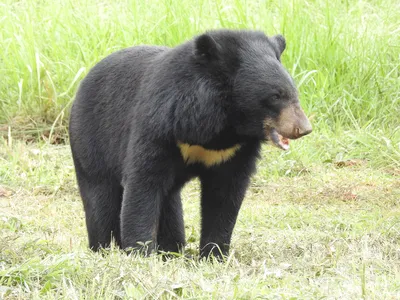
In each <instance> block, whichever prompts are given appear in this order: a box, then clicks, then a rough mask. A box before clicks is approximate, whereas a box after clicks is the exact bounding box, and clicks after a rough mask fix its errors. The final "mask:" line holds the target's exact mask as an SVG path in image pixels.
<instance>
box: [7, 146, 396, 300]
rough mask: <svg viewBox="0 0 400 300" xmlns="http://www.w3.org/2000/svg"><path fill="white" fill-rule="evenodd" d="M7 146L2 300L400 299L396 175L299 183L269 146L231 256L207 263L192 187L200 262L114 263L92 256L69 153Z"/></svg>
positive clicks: (306, 177) (313, 175) (324, 171)
mask: <svg viewBox="0 0 400 300" xmlns="http://www.w3.org/2000/svg"><path fill="white" fill-rule="evenodd" d="M2 143H3V145H4V147H1V148H0V149H1V150H0V158H1V159H0V172H1V173H0V177H1V178H2V185H1V186H0V193H1V196H0V212H1V213H0V298H1V297H4V298H5V299H26V298H30V299H35V298H36V299H38V298H46V299H78V298H84V299H121V298H122V299H143V298H160V299H175V298H196V299H210V298H213V299H221V298H225V299H226V298H237V299H252V298H257V297H259V298H264V299H321V298H324V297H326V298H328V299H338V298H340V299H360V298H362V297H365V298H366V299H397V298H398V297H399V296H400V285H399V282H400V252H399V249H400V207H399V202H398V200H399V199H400V181H399V177H398V174H397V175H396V174H393V173H392V172H391V170H388V171H385V170H376V169H374V168H371V167H369V166H368V164H367V163H365V162H359V163H358V164H348V165H342V164H338V163H336V164H335V163H327V164H324V165H320V164H316V165H311V164H310V165H309V166H308V169H307V170H303V171H302V172H298V173H296V174H295V175H293V176H291V174H292V173H294V172H295V171H294V170H295V169H296V168H294V167H293V164H288V163H287V160H281V159H280V158H279V157H280V156H281V155H282V154H281V152H279V151H278V150H274V149H271V148H270V147H265V148H264V149H263V157H262V160H261V162H260V166H259V172H258V174H257V175H256V176H255V178H254V179H253V181H252V186H251V188H250V190H249V192H248V193H247V197H246V201H245V203H244V206H243V209H242V210H241V212H240V215H239V220H238V223H237V226H236V228H235V232H234V237H233V248H232V253H231V256H230V257H229V259H228V261H227V262H226V263H225V264H211V263H207V262H204V261H200V262H199V261H198V260H197V259H195V258H196V256H197V254H198V249H197V247H198V243H199V222H200V219H199V201H198V198H199V189H198V183H197V182H196V181H195V182H192V183H190V184H189V185H188V186H187V187H186V188H185V190H184V192H183V201H184V209H185V223H186V233H187V241H188V246H187V249H186V252H187V253H188V254H190V255H194V257H195V258H194V259H187V258H184V257H177V258H175V259H172V260H169V261H167V262H163V261H162V259H161V258H160V257H157V256H152V257H150V258H142V257H135V256H133V257H128V256H125V255H122V254H121V253H119V251H118V250H117V249H114V250H112V251H111V252H110V253H109V254H108V255H106V256H102V255H99V254H93V253H91V252H90V251H88V250H87V237H86V231H85V230H86V229H85V225H84V215H83V209H82V204H81V201H80V198H79V195H78V192H77V189H76V184H75V177H74V176H75V175H74V170H73V167H72V161H71V157H70V151H69V148H68V146H52V145H48V144H40V143H39V144H37V143H35V144H31V145H26V144H25V143H24V142H20V141H17V142H15V143H14V145H13V146H12V147H9V146H7V145H6V143H5V141H2ZM297 163H298V164H301V162H300V161H299V162H297ZM267 165H270V166H271V168H270V169H271V170H272V172H269V171H268V169H269V168H268V167H267ZM274 170H275V171H274ZM281 173H283V175H282V174H281ZM285 173H286V175H284V174H285Z"/></svg>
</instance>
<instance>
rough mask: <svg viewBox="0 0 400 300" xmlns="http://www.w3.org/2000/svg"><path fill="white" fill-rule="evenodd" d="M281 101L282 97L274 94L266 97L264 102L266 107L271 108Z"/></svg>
mask: <svg viewBox="0 0 400 300" xmlns="http://www.w3.org/2000/svg"><path fill="white" fill-rule="evenodd" d="M280 102H281V97H280V96H279V95H278V94H273V95H270V96H268V97H266V98H264V99H263V101H262V104H263V106H265V107H269V108H271V107H274V106H278V105H279V103H280Z"/></svg>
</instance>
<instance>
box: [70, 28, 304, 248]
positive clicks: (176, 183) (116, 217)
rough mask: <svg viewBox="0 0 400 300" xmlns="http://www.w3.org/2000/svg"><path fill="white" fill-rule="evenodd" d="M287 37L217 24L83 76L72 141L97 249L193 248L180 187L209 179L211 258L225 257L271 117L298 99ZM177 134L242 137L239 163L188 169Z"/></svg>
mask: <svg viewBox="0 0 400 300" xmlns="http://www.w3.org/2000/svg"><path fill="white" fill-rule="evenodd" d="M284 48H285V41H284V39H283V37H282V36H275V37H272V38H268V37H267V36H265V35H264V33H262V32H258V31H230V30H218V31H210V32H208V33H206V34H203V35H200V36H198V37H195V38H194V39H193V40H190V41H188V42H186V43H184V44H182V45H180V46H177V47H175V48H172V49H170V48H166V47H153V46H137V47H132V48H128V49H125V50H122V51H119V52H116V53H114V54H111V55H110V56H108V57H106V58H105V59H103V60H102V61H101V62H99V63H98V64H97V65H96V66H95V67H94V68H93V69H92V70H91V71H90V72H89V73H88V75H87V76H86V78H85V79H84V80H83V81H82V83H81V85H80V88H79V90H78V93H77V95H76V99H75V102H74V104H73V107H72V111H71V119H70V129H69V130H70V140H71V148H72V154H73V159H74V164H75V168H76V173H77V180H78V184H79V188H80V192H81V195H82V198H83V203H84V209H85V213H86V224H87V229H88V234H89V244H90V247H91V248H92V249H94V250H97V249H98V248H99V247H107V246H109V244H110V241H111V236H113V237H114V239H115V241H116V243H117V244H118V245H119V246H121V247H122V248H124V249H126V248H129V247H133V248H136V247H138V242H147V241H151V242H152V244H150V245H149V247H150V249H152V248H153V247H154V246H158V247H159V248H160V249H162V250H166V251H178V250H179V249H180V247H182V246H183V245H184V244H185V234H184V225H183V216H182V204H181V199H180V190H181V188H182V186H183V185H184V184H185V183H186V182H187V181H188V180H190V179H191V178H193V177H196V176H197V177H199V178H200V181H201V188H202V195H201V212H202V227H201V230H202V231H201V242H200V248H201V254H202V255H203V256H206V255H208V254H209V253H210V252H212V253H214V254H215V255H217V256H218V255H220V253H219V250H218V249H217V248H216V247H214V245H217V246H219V247H220V248H221V250H222V254H226V253H227V251H228V248H229V244H230V240H231V235H232V231H233V228H234V225H235V222H236V218H237V215H238V212H239V209H240V206H241V204H242V201H243V198H244V195H245V192H246V189H247V187H248V184H249V179H250V177H251V175H252V174H253V172H254V171H255V162H256V158H257V156H258V153H259V149H260V144H261V142H262V141H264V140H265V139H266V135H265V130H264V128H263V120H264V119H265V118H266V117H271V118H276V117H277V116H278V115H279V112H280V110H281V109H282V108H283V107H285V105H287V104H288V103H291V102H294V101H298V100H297V92H296V88H295V86H294V84H293V81H292V79H291V78H290V76H289V75H288V73H287V72H286V71H285V69H284V68H283V67H282V65H281V64H280V62H279V58H280V55H281V53H282V51H283V50H284ZM178 141H181V142H184V143H187V144H191V145H201V146H202V147H204V148H206V149H215V150H217V149H226V148H230V147H233V146H234V145H236V144H240V145H241V148H240V150H238V152H237V153H236V155H234V156H233V157H232V158H231V159H230V160H229V161H227V162H224V163H221V164H218V165H215V166H211V167H206V166H204V165H203V164H201V163H196V164H190V165H188V164H185V162H184V161H183V159H182V155H181V153H180V150H179V148H178V146H177V143H178Z"/></svg>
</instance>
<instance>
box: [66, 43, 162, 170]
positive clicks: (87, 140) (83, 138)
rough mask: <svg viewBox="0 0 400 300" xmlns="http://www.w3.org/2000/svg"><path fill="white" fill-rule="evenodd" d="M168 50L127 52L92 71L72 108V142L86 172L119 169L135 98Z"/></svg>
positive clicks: (152, 48) (145, 48)
mask: <svg viewBox="0 0 400 300" xmlns="http://www.w3.org/2000/svg"><path fill="white" fill-rule="evenodd" d="M167 49H169V48H167V47H156V46H136V47H131V48H127V49H123V50H120V51H117V52H115V53H112V54H110V55H109V56H107V57H106V58H104V59H103V60H101V61H100V62H99V63H97V64H96V65H95V66H94V67H93V68H92V69H91V70H90V71H89V73H88V74H87V76H86V77H85V79H84V80H83V81H82V83H81V84H80V87H79V89H78V92H77V94H76V97H75V101H74V103H73V106H72V108H71V117H70V128H69V131H70V142H71V144H73V145H74V148H75V149H76V152H79V154H78V157H79V158H81V159H79V160H80V161H82V164H83V165H82V168H83V169H85V170H87V171H90V172H93V173H98V172H101V169H103V170H104V171H107V169H108V171H110V168H111V169H114V168H116V167H117V168H118V167H119V166H118V165H119V164H120V159H121V157H123V156H124V155H125V149H126V144H125V143H126V142H127V140H128V139H127V138H121V137H123V136H124V135H126V134H128V131H129V128H127V126H126V124H129V122H127V118H129V115H130V111H131V110H132V108H133V107H134V106H135V104H136V102H137V99H136V97H135V96H136V94H137V92H138V91H139V87H140V83H141V80H142V78H143V75H144V73H145V71H146V69H147V67H148V66H149V65H151V63H152V61H153V60H154V58H155V56H156V55H157V54H160V53H162V52H164V51H166V50H167ZM78 133H79V134H78ZM110 153H113V155H109V154H110ZM83 162H84V163H83ZM117 162H118V163H117Z"/></svg>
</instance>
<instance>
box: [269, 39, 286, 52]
mask: <svg viewBox="0 0 400 300" xmlns="http://www.w3.org/2000/svg"><path fill="white" fill-rule="evenodd" d="M271 41H272V42H273V43H274V44H275V45H276V47H277V50H278V52H279V56H281V54H282V52H283V51H285V48H286V40H285V38H284V37H283V36H282V35H280V34H277V35H274V36H273V37H271Z"/></svg>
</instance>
